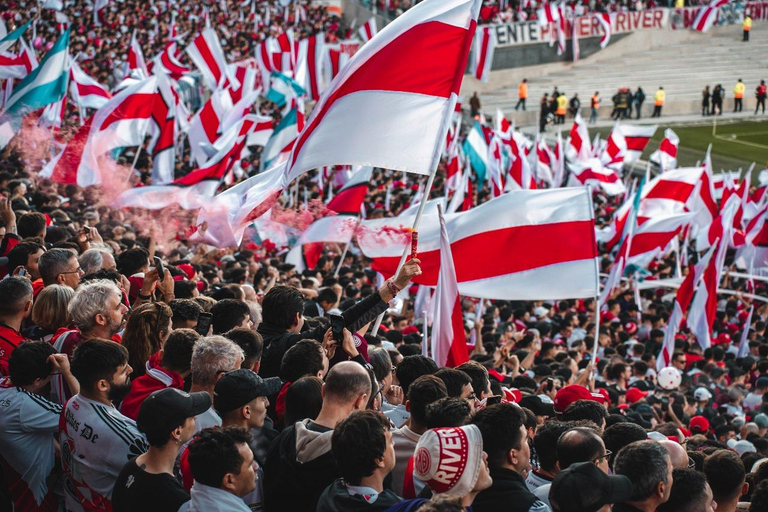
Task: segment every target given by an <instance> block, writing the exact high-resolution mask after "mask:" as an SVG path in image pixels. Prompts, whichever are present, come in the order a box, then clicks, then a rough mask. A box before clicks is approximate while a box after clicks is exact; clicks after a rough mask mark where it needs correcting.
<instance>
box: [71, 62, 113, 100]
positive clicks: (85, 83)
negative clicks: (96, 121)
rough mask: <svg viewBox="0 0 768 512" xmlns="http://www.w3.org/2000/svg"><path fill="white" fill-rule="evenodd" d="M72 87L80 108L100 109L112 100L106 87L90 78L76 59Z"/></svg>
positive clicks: (73, 66)
mask: <svg viewBox="0 0 768 512" xmlns="http://www.w3.org/2000/svg"><path fill="white" fill-rule="evenodd" d="M70 65H71V66H72V67H71V69H70V73H71V87H70V92H71V94H72V99H73V100H74V101H75V104H76V105H77V107H78V108H80V109H84V108H94V109H100V108H101V107H103V106H104V105H106V104H107V102H108V101H109V100H110V99H111V98H112V95H111V94H110V93H109V91H108V90H107V88H106V87H104V86H103V85H101V84H100V83H99V82H97V81H96V80H94V79H93V78H91V77H90V76H88V75H87V74H86V73H85V72H84V71H83V70H82V69H80V66H78V65H77V62H75V60H74V59H72V60H71V63H70Z"/></svg>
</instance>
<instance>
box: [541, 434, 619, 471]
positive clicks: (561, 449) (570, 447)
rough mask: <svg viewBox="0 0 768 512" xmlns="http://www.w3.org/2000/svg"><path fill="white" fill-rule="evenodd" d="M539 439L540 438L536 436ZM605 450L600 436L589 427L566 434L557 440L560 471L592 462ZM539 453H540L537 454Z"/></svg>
mask: <svg viewBox="0 0 768 512" xmlns="http://www.w3.org/2000/svg"><path fill="white" fill-rule="evenodd" d="M536 437H537V438H538V437H539V436H538V435H536ZM604 450H605V448H604V445H603V440H602V439H601V438H600V435H599V434H598V433H597V432H596V431H595V430H593V429H591V428H588V427H576V428H573V429H571V430H569V431H568V432H565V433H564V434H563V435H561V436H560V438H559V439H558V440H557V460H558V462H560V470H561V471H562V470H563V469H567V468H569V467H570V466H571V465H572V464H575V463H577V462H590V461H593V460H595V459H596V458H597V457H600V456H601V455H604V454H605V452H604ZM537 453H538V452H537Z"/></svg>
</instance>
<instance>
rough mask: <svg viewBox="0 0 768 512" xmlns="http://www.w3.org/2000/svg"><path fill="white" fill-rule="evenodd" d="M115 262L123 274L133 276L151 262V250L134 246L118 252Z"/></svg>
mask: <svg viewBox="0 0 768 512" xmlns="http://www.w3.org/2000/svg"><path fill="white" fill-rule="evenodd" d="M115 263H117V270H119V271H120V273H121V274H123V275H124V276H126V277H131V276H132V275H133V274H135V273H137V272H139V271H140V270H141V269H142V268H143V267H144V266H145V265H147V264H149V252H148V251H147V250H146V249H145V248H143V247H133V248H132V249H128V250H127V251H123V252H121V253H120V254H118V255H117V258H115Z"/></svg>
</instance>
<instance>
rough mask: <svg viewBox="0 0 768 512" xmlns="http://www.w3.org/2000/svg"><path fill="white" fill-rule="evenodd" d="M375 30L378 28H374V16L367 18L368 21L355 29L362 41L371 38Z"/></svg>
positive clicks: (365, 41) (364, 41)
mask: <svg viewBox="0 0 768 512" xmlns="http://www.w3.org/2000/svg"><path fill="white" fill-rule="evenodd" d="M377 32H378V29H377V28H376V18H375V17H372V18H369V19H368V21H366V22H365V23H363V25H362V26H361V27H360V28H359V29H357V33H358V34H359V35H360V39H362V40H363V43H367V42H368V41H370V40H371V39H373V36H375V35H376V33H377Z"/></svg>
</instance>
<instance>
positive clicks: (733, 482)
mask: <svg viewBox="0 0 768 512" xmlns="http://www.w3.org/2000/svg"><path fill="white" fill-rule="evenodd" d="M704 474H705V475H707V481H708V482H709V486H710V487H711V488H712V495H713V496H714V497H715V501H718V500H723V501H727V500H730V499H732V498H733V497H734V496H738V495H740V494H741V488H742V486H743V485H744V479H745V478H746V476H747V471H746V469H745V468H744V463H743V462H742V461H741V459H740V458H739V456H738V455H736V453H735V452H732V451H730V450H717V451H716V452H715V453H713V454H712V455H710V456H709V457H707V458H706V459H704Z"/></svg>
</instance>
